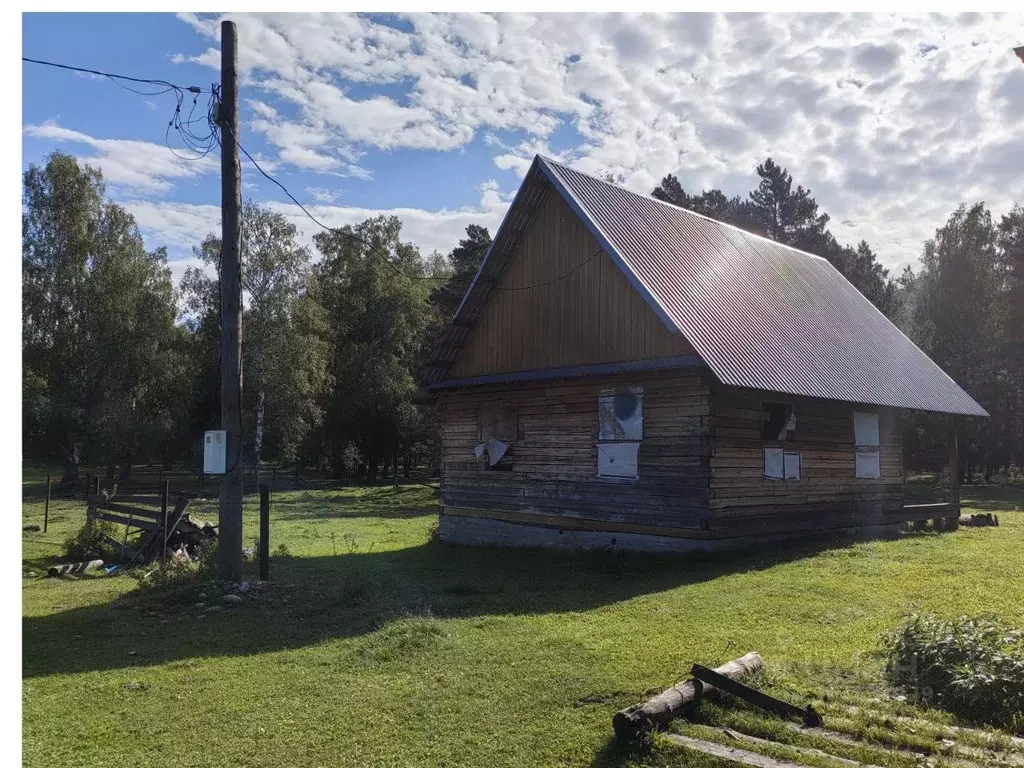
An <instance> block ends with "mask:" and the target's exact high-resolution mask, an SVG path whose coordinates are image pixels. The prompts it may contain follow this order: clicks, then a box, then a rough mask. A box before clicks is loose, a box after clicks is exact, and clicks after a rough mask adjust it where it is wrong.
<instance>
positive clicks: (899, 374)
mask: <svg viewBox="0 0 1024 768" xmlns="http://www.w3.org/2000/svg"><path fill="white" fill-rule="evenodd" d="M540 174H543V176H544V177H546V178H547V179H548V180H549V181H550V182H551V184H553V186H554V188H555V189H556V190H558V192H559V193H560V194H561V195H562V196H563V197H565V199H566V200H567V201H568V202H569V204H570V205H571V206H572V207H573V209H574V210H575V211H576V212H577V213H578V214H579V216H580V218H581V219H582V220H583V221H584V222H585V223H586V224H587V226H588V227H589V228H590V229H591V231H592V232H593V234H594V236H595V238H597V240H598V242H600V243H601V245H602V246H604V248H605V249H606V250H607V252H608V254H609V255H610V256H611V257H612V259H613V260H615V261H616V262H617V263H618V264H619V266H620V267H621V268H622V269H623V271H624V273H625V274H626V276H627V277H628V278H629V279H630V281H631V282H632V283H633V285H634V286H635V287H636V288H637V290H638V291H640V293H641V294H642V295H643V296H644V298H645V299H646V300H647V302H648V303H649V304H650V306H651V307H652V308H653V309H654V311H655V312H657V313H658V315H659V316H660V317H661V318H662V320H664V321H665V323H666V324H667V325H668V327H669V328H671V329H673V330H675V331H678V332H680V333H682V334H683V335H684V336H685V337H686V339H687V340H688V341H689V342H690V343H691V344H692V345H693V347H694V349H696V350H697V352H698V353H699V354H700V356H701V357H702V358H703V359H704V360H705V362H706V363H707V364H708V366H709V367H710V368H711V370H712V371H713V372H714V373H715V375H716V376H717V377H718V378H719V380H721V381H722V382H723V383H725V384H730V385H735V386H742V387H751V388H755V389H763V390H768V391H773V392H786V393H791V394H796V395H807V396H810V397H822V398H827V399H832V400H842V401H847V402H853V403H870V404H875V405H887V406H894V407H899V408H914V409H919V410H925V411H939V412H945V413H959V414H968V415H977V416H987V415H988V414H987V413H986V412H985V410H984V409H983V408H982V407H981V406H980V405H978V404H977V403H976V402H975V401H974V400H973V399H972V398H971V396H970V395H968V394H967V393H966V392H964V390H963V389H961V388H960V387H959V386H958V385H957V384H956V382H954V381H953V380H952V379H951V378H950V377H949V376H947V375H946V373H945V372H944V371H943V370H942V369H941V368H939V367H938V366H937V365H936V364H935V363H934V362H932V360H931V359H930V358H929V357H928V356H927V355H926V354H924V352H922V351H921V350H920V349H918V347H917V346H916V345H915V344H914V343H913V342H912V341H910V339H908V338H907V337H906V336H904V335H903V333H901V332H900V330H899V329H898V328H896V326H895V325H893V324H892V323H891V322H889V320H888V319H887V318H886V317H885V316H884V315H883V314H882V313H881V312H879V311H878V309H877V308H875V306H874V305H873V304H872V303H871V302H870V301H868V299H867V298H865V297H864V296H863V295H862V294H861V293H860V292H859V291H858V290H857V289H856V288H854V287H853V285H851V284H850V282H849V281H847V280H846V278H844V277H843V276H842V274H840V273H839V271H838V270H836V268H835V267H833V266H832V265H831V264H830V263H829V262H828V261H827V260H825V259H823V258H821V257H818V256H813V255H811V254H808V253H804V252H803V251H798V250H796V249H795V248H790V247H789V246H785V245H781V244H779V243H776V242H774V241H772V240H769V239H767V238H763V237H759V236H757V235H753V234H750V233H748V232H744V231H742V230H740V229H737V228H735V227H732V226H730V225H728V224H723V223H721V222H718V221H715V220H713V219H709V218H707V217H705V216H701V215H699V214H696V213H693V212H691V211H688V210H685V209H683V208H679V207H677V206H674V205H671V204H669V203H664V202H661V201H659V200H656V199H654V198H652V197H645V196H643V195H638V194H635V193H633V192H630V191H628V190H626V189H623V188H621V187H617V186H615V185H613V184H609V183H607V182H604V181H601V180H599V179H596V178H594V177H592V176H588V175H586V174H583V173H579V172H578V171H574V170H572V169H571V168H568V167H566V166H564V165H560V164H558V163H555V162H554V161H552V160H549V159H547V158H542V157H539V156H538V157H537V158H536V159H535V160H534V164H533V167H532V168H531V169H530V173H529V174H528V175H527V178H526V179H525V180H524V187H527V186H534V187H536V186H537V185H538V183H539V182H538V179H539V175H540ZM522 192H523V190H520V193H521V194H522ZM519 197H520V196H519V195H517V198H516V201H514V202H513V204H512V208H510V210H509V213H508V215H507V217H506V222H505V223H503V224H502V230H503V229H504V228H505V224H506V223H507V222H508V220H509V219H512V218H513V217H514V216H518V217H519V218H522V211H521V210H520V211H516V210H515V209H516V208H517V206H518V204H519ZM502 230H499V232H498V236H497V237H496V238H495V242H494V246H492V248H491V251H490V252H488V255H487V257H486V258H485V260H484V264H482V265H481V268H480V271H479V272H478V273H477V277H476V278H475V280H474V285H473V286H471V287H470V290H469V291H467V295H466V298H465V299H464V300H463V304H462V306H460V308H459V312H458V313H457V315H456V318H455V321H454V323H455V324H456V325H457V324H458V323H459V322H460V316H462V315H465V313H464V311H463V310H465V309H466V308H467V303H468V302H469V301H470V298H471V296H473V295H474V289H475V288H478V286H476V284H475V283H476V282H477V281H479V280H481V275H484V274H487V272H488V268H489V267H488V263H487V262H488V261H491V260H492V259H500V256H498V257H494V256H492V252H493V251H495V248H496V247H501V246H502V244H501V243H499V240H500V239H501V235H502ZM505 250H507V248H506V249H505ZM510 255H511V254H510V253H509V254H507V255H506V258H508V256H510ZM492 268H493V267H492ZM489 293H490V291H489V290H488V291H487V295H489ZM477 294H478V295H479V290H478V291H477ZM479 298H480V299H481V300H484V301H485V300H486V296H483V295H479ZM462 319H463V321H464V322H465V317H463V318H462Z"/></svg>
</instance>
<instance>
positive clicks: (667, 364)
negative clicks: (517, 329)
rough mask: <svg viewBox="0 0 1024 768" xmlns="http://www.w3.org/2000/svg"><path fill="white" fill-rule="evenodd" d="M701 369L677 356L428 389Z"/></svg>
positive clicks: (495, 376)
mask: <svg viewBox="0 0 1024 768" xmlns="http://www.w3.org/2000/svg"><path fill="white" fill-rule="evenodd" d="M703 365H704V361H703V360H701V358H700V355H695V354H690V355H677V356H675V357H656V358H650V359H647V360H623V361H621V362H617V363H596V364H594V365H575V366H571V367H568V368H537V369H535V370H532V371H512V372H510V373H488V374H484V375H481V376H469V377H467V378H464V379H448V380H447V381H439V382H437V383H436V384H431V385H430V386H429V387H428V389H430V390H438V389H453V388H455V387H471V386H476V385H479V384H508V383H511V382H517V381H544V380H546V379H570V378H576V377H579V376H608V375H611V374H614V373H637V372H640V371H667V370H673V369H675V368H697V367H700V366H703Z"/></svg>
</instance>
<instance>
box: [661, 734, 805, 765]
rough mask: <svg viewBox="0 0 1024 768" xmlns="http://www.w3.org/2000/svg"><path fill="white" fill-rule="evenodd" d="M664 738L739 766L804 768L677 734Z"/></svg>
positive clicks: (747, 751) (743, 750)
mask: <svg viewBox="0 0 1024 768" xmlns="http://www.w3.org/2000/svg"><path fill="white" fill-rule="evenodd" d="M666 736H667V737H668V738H669V740H670V741H672V742H673V743H675V744H678V745H679V746H681V747H685V748H686V749H689V750H692V751H693V752H700V753H702V754H705V755H713V756H714V757H720V758H723V759H725V760H731V761H732V762H734V763H738V764H739V765H751V766H754V767H755V768H805V766H804V764H803V763H794V762H792V761H791V760H777V759H776V758H774V757H768V756H767V755H761V754H758V753H757V752H751V751H749V750H746V749H739V748H737V747H728V746H726V745H725V744H717V743H715V742H713V741H704V740H703V739H692V738H690V737H689V736H680V735H679V734H678V733H668V734H666Z"/></svg>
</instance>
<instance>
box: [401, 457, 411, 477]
mask: <svg viewBox="0 0 1024 768" xmlns="http://www.w3.org/2000/svg"><path fill="white" fill-rule="evenodd" d="M411 471H412V451H409V450H407V451H406V452H405V456H404V457H403V459H402V474H403V475H404V476H405V479H406V480H408V479H409V473H410V472H411Z"/></svg>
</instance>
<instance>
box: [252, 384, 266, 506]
mask: <svg viewBox="0 0 1024 768" xmlns="http://www.w3.org/2000/svg"><path fill="white" fill-rule="evenodd" d="M264 402H265V398H264V395H263V390H262V389H261V390H260V396H259V403H258V405H257V406H256V443H255V446H254V449H253V462H252V471H253V474H254V475H255V476H256V487H257V488H259V487H260V461H261V460H262V459H263V404H264Z"/></svg>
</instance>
